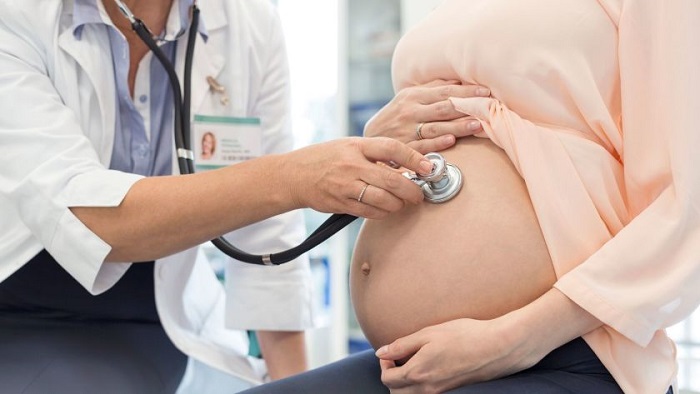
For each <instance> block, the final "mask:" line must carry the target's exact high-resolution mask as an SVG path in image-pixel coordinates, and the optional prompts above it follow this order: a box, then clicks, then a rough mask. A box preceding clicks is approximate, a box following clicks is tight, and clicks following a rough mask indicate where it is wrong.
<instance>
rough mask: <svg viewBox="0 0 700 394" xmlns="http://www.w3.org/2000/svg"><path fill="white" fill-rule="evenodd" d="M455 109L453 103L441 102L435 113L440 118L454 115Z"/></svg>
mask: <svg viewBox="0 0 700 394" xmlns="http://www.w3.org/2000/svg"><path fill="white" fill-rule="evenodd" d="M452 110H453V107H452V102H451V101H449V100H444V101H441V102H439V103H438V104H437V106H436V107H435V112H437V114H438V115H440V116H446V115H450V114H451V113H452Z"/></svg>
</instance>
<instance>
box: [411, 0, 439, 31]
mask: <svg viewBox="0 0 700 394" xmlns="http://www.w3.org/2000/svg"><path fill="white" fill-rule="evenodd" d="M441 2H442V0H401V30H402V31H404V32H405V31H406V30H407V29H408V28H410V27H411V26H413V25H414V24H415V23H416V22H418V21H419V20H421V18H423V17H424V16H425V15H426V14H427V13H428V12H430V11H431V10H432V9H433V8H435V7H436V6H437V5H438V4H440V3H441Z"/></svg>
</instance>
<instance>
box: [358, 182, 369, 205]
mask: <svg viewBox="0 0 700 394" xmlns="http://www.w3.org/2000/svg"><path fill="white" fill-rule="evenodd" d="M368 187H369V183H367V184H365V187H363V188H362V190H360V195H359V196H357V202H362V197H364V196H365V192H366V191H367V188H368Z"/></svg>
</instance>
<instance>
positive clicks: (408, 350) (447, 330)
mask: <svg viewBox="0 0 700 394" xmlns="http://www.w3.org/2000/svg"><path fill="white" fill-rule="evenodd" d="M514 331H515V332H514ZM520 332H521V331H520V330H508V328H507V327H506V326H504V325H503V324H501V320H499V319H494V320H473V319H458V320H452V321H449V322H446V323H442V324H438V325H435V326H430V327H427V328H424V329H422V330H420V331H418V332H416V333H414V334H411V335H408V336H406V337H403V338H400V339H398V340H396V341H394V342H393V343H391V344H389V345H387V346H384V347H382V348H380V349H379V350H377V356H378V357H379V358H380V365H381V368H382V382H384V384H385V385H386V386H387V387H389V388H390V389H391V392H392V394H406V393H441V392H444V391H447V390H450V389H453V388H455V387H459V386H462V385H465V384H469V383H475V382H482V381H486V380H490V379H494V378H498V377H502V376H506V375H510V374H513V373H515V372H518V371H521V370H523V369H526V368H529V367H531V366H532V365H534V364H535V363H536V362H537V361H539V358H537V357H534V358H533V356H532V355H533V352H531V351H530V349H529V348H528V347H527V341H526V340H525V339H524V338H523V337H522V336H519V333H520ZM406 359H408V361H406V362H405V363H401V362H399V361H398V360H406Z"/></svg>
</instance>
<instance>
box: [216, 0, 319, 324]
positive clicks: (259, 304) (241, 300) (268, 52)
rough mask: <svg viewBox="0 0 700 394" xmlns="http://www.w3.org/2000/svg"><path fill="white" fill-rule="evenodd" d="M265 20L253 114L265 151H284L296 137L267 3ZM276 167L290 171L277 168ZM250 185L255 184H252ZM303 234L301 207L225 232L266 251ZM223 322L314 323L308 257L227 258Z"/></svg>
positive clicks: (278, 38)
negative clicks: (273, 261)
mask: <svg viewBox="0 0 700 394" xmlns="http://www.w3.org/2000/svg"><path fill="white" fill-rule="evenodd" d="M265 11H266V12H267V13H268V15H266V16H265V17H264V18H259V20H267V21H268V22H269V24H268V25H258V26H257V28H256V30H255V31H254V32H253V33H252V37H253V41H258V40H259V42H258V43H257V46H255V43H253V46H252V48H255V52H256V53H255V54H254V55H253V56H252V57H253V59H254V60H253V61H254V62H255V63H256V64H258V65H259V66H260V70H261V71H260V73H261V74H260V78H261V85H260V90H259V91H258V93H257V97H255V98H253V99H251V108H250V109H249V111H250V113H251V116H253V117H258V118H260V119H261V121H262V128H263V131H262V132H263V148H264V152H265V153H266V154H274V153H282V152H288V151H290V150H291V149H293V143H294V138H293V134H292V132H291V128H290V119H289V90H290V87H289V75H288V74H289V72H288V64H287V54H286V48H285V43H284V36H283V34H282V29H281V23H280V21H279V18H278V16H277V14H276V13H275V12H274V9H273V8H272V7H266V8H265ZM279 171H291V169H283V168H280V169H279ZM251 187H252V188H254V187H255V185H251ZM304 237H305V226H304V217H303V214H302V211H293V212H289V213H285V214H282V215H278V216H275V217H273V218H270V219H268V220H265V221H262V222H260V223H256V224H254V225H251V226H248V227H246V228H244V229H240V230H238V231H235V232H233V233H231V234H229V235H228V236H227V238H228V239H229V240H231V243H233V244H234V245H236V246H237V247H239V248H241V249H242V250H244V251H246V252H249V253H255V254H265V253H274V252H280V251H283V250H286V249H289V248H291V247H294V246H297V245H298V244H300V243H301V242H302V241H303V239H304ZM226 324H227V327H229V328H236V329H254V330H284V331H289V330H304V329H307V328H311V327H313V309H312V288H311V272H310V267H309V259H308V257H307V256H306V255H303V256H301V257H299V258H297V259H295V260H293V261H291V262H288V263H285V264H282V265H280V266H275V267H267V266H257V265H251V264H246V263H242V262H239V261H235V260H231V261H229V263H228V264H227V267H226Z"/></svg>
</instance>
